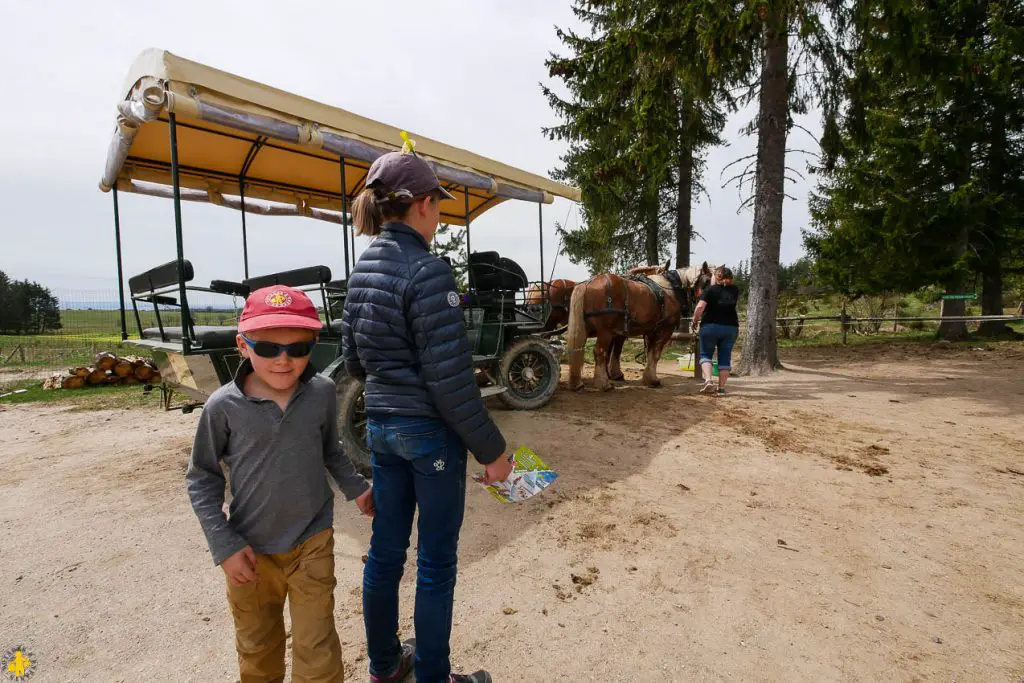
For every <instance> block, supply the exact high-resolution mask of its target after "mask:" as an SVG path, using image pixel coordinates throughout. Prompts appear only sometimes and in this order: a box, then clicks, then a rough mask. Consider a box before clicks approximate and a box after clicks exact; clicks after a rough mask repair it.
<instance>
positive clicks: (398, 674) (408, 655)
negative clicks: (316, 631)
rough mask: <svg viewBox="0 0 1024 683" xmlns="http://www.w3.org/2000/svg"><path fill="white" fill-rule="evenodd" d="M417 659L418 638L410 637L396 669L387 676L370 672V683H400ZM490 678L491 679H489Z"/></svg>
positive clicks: (405, 643) (403, 646)
mask: <svg viewBox="0 0 1024 683" xmlns="http://www.w3.org/2000/svg"><path fill="white" fill-rule="evenodd" d="M415 660H416V639H415V638H410V639H409V640H407V641H405V642H404V643H402V657H401V659H399V660H398V664H397V665H396V666H395V668H394V670H393V671H392V672H391V673H389V674H388V675H386V676H376V675H374V674H370V683H399V681H404V680H405V677H406V676H408V675H409V674H410V673H412V665H413V662H414V661H415ZM488 680H490V679H488Z"/></svg>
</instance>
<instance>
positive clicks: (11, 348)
mask: <svg viewBox="0 0 1024 683" xmlns="http://www.w3.org/2000/svg"><path fill="white" fill-rule="evenodd" d="M908 300H910V301H913V300H912V299H908ZM904 308H907V309H908V310H906V311H904V315H913V316H933V315H938V312H939V311H938V307H937V305H935V304H914V305H911V306H909V307H907V306H905V307H904ZM976 309H977V307H976V306H971V307H968V314H969V315H970V314H978V313H979V312H980V311H978V310H976ZM901 310H902V309H901ZM868 313H869V311H866V310H864V311H861V310H851V311H850V315H852V316H856V315H867V314H868ZM1007 313H1012V311H1011V310H1009V309H1008V310H1007ZM192 314H193V317H194V318H195V324H196V325H219V326H223V325H233V324H234V323H235V321H236V320H237V313H236V312H235V311H232V310H229V309H221V310H210V309H197V310H194V311H193V312H192ZM835 314H836V311H835V309H834V308H828V307H826V306H825V305H824V304H821V305H820V306H818V305H816V306H815V307H813V308H812V309H809V310H807V315H835ZM160 318H161V321H162V322H163V324H164V326H166V327H174V326H178V325H180V321H181V316H180V314H179V313H178V312H177V311H173V310H168V311H161V312H160ZM740 319H741V320H744V319H745V315H744V313H743V312H742V311H741V313H740ZM139 322H141V324H142V327H143V328H146V327H156V326H157V322H156V315H155V314H154V312H153V311H152V310H148V311H140V312H139ZM61 323H62V328H61V329H60V330H58V331H56V332H54V333H50V334H41V335H0V367H6V368H11V367H29V368H31V367H38V368H49V367H57V368H59V367H62V366H65V365H68V366H70V365H87V364H89V363H91V362H92V359H93V358H94V357H95V355H96V354H97V353H98V352H100V351H112V352H114V353H118V354H120V355H130V354H138V355H146V354H145V353H142V352H140V349H138V348H136V347H133V346H131V345H124V344H122V343H121V322H120V311H116V310H62V311H61ZM125 323H126V325H127V327H128V333H129V336H130V337H135V336H137V323H136V320H135V316H134V314H133V312H132V311H131V310H129V311H127V312H126V315H125ZM937 327H938V326H937V324H936V323H916V324H914V325H913V326H910V327H900V329H899V330H898V331H896V332H893V331H892V325H891V324H889V323H885V324H882V325H881V327H880V328H879V329H878V330H877V331H875V330H873V329H870V328H863V327H862V328H861V329H853V330H851V332H850V334H849V335H848V339H847V341H848V343H850V344H860V343H867V342H875V341H887V340H893V341H896V340H899V341H907V340H928V339H932V338H934V335H935V330H936V329H937ZM1011 327H1013V328H1014V329H1015V330H1017V331H1018V332H1022V333H1024V324H1022V323H1015V324H1014V325H1011ZM974 328H975V329H976V326H974ZM742 339H743V334H742V331H741V334H740V344H742ZM841 339H842V334H841V329H840V325H839V323H838V322H835V321H810V322H808V323H806V324H805V325H804V327H803V329H802V330H800V332H799V335H796V334H795V332H793V331H791V332H790V335H789V336H788V337H787V336H786V335H785V334H784V333H783V330H782V329H780V334H779V344H780V346H783V347H786V346H805V345H811V346H813V345H829V344H839V343H840V342H841ZM642 350H643V345H642V343H640V342H636V343H633V342H631V343H630V345H629V346H628V347H627V348H626V350H625V353H624V354H623V356H624V358H628V359H633V358H635V357H636V356H637V354H638V353H640V352H642ZM666 353H671V354H678V353H689V349H684V348H680V347H673V348H670V349H667V351H666ZM588 355H589V354H588ZM591 360H592V359H591Z"/></svg>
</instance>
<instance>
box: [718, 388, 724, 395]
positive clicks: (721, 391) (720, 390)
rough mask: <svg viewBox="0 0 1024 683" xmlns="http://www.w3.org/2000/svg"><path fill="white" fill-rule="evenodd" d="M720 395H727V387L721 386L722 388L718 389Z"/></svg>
mask: <svg viewBox="0 0 1024 683" xmlns="http://www.w3.org/2000/svg"><path fill="white" fill-rule="evenodd" d="M718 395H719V396H725V395H726V391H725V389H721V388H720V389H719V390H718Z"/></svg>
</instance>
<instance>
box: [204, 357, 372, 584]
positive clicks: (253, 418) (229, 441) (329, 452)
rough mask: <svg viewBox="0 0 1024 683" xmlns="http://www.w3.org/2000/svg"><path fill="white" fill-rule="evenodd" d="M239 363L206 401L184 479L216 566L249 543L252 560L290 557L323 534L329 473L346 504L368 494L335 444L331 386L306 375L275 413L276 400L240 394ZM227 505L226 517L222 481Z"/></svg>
mask: <svg viewBox="0 0 1024 683" xmlns="http://www.w3.org/2000/svg"><path fill="white" fill-rule="evenodd" d="M251 372H252V365H250V364H249V362H248V361H244V362H243V363H242V365H241V366H240V367H239V370H238V374H237V375H236V377H235V381H233V382H230V383H228V384H226V385H224V386H222V387H221V388H220V389H218V390H217V391H215V392H213V394H212V395H211V396H210V398H209V400H208V401H207V402H206V405H205V407H204V408H203V412H202V415H201V417H200V418H199V427H198V429H197V430H196V438H195V441H194V443H193V444H192V459H191V461H190V462H189V467H188V472H187V473H186V475H185V480H186V483H187V488H188V495H189V498H190V499H191V500H192V508H193V510H195V513H196V516H197V517H198V518H199V523H200V525H202V527H203V533H204V534H206V541H207V543H208V544H209V546H210V554H211V555H212V556H213V561H214V564H220V563H221V562H223V561H224V560H225V559H227V558H228V557H230V556H231V555H233V554H235V553H237V552H238V551H239V550H241V549H242V548H244V547H245V546H247V545H250V546H252V549H253V550H254V551H256V552H257V553H281V552H286V551H288V550H291V549H292V548H294V547H295V546H297V545H299V544H300V543H302V542H303V541H305V540H306V539H308V538H310V537H311V536H313V535H315V534H317V533H319V532H321V531H323V530H324V529H327V528H329V527H330V526H331V525H332V523H333V520H334V492H333V491H332V490H331V487H330V483H329V482H328V480H327V475H326V473H325V472H324V468H325V467H326V469H327V471H328V472H330V474H331V476H333V477H334V480H335V481H336V482H337V483H338V488H339V489H340V490H341V492H342V493H343V494H344V495H345V497H346V499H348V500H352V499H353V498H356V497H358V496H359V495H361V494H362V493H363V492H364V491H366V490H367V488H369V484H368V483H367V481H366V480H365V479H364V478H363V477H362V476H360V474H359V473H358V472H357V471H356V469H355V467H354V466H353V465H352V461H351V460H349V458H348V456H347V455H345V453H344V451H343V450H342V447H341V444H340V443H339V442H338V428H337V416H338V400H337V394H336V390H335V386H334V383H333V382H332V381H330V380H329V379H327V378H325V377H321V376H319V375H317V374H316V373H315V372H314V370H313V367H312V366H309V367H307V368H306V372H305V373H304V374H303V376H302V378H301V381H300V382H299V386H298V388H297V389H296V390H295V394H294V395H293V396H292V398H291V400H290V401H289V402H288V407H287V410H285V411H282V410H281V408H280V407H279V406H278V405H277V403H275V402H274V401H270V400H266V399H260V398H255V397H252V396H247V395H246V394H245V391H244V390H243V387H244V383H245V377H246V375H248V374H249V373H251ZM221 460H223V461H224V463H225V464H226V465H227V467H228V475H229V477H230V479H231V482H230V483H231V505H230V507H229V512H228V514H227V515H225V514H224V485H225V481H224V474H223V471H222V470H221V465H220V461H221Z"/></svg>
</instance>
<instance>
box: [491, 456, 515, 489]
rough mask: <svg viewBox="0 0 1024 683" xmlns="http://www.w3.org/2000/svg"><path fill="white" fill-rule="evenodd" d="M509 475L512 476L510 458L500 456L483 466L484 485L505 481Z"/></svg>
mask: <svg viewBox="0 0 1024 683" xmlns="http://www.w3.org/2000/svg"><path fill="white" fill-rule="evenodd" d="M510 474H512V458H509V457H506V456H505V455H504V454H502V455H501V457H500V458H498V459H497V460H495V461H494V462H492V463H491V464H490V465H486V466H485V468H484V483H485V484H493V483H494V482H496V481H505V480H506V479H508V475H510Z"/></svg>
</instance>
